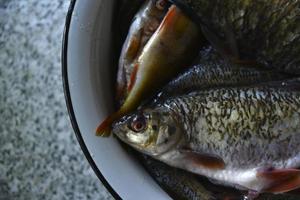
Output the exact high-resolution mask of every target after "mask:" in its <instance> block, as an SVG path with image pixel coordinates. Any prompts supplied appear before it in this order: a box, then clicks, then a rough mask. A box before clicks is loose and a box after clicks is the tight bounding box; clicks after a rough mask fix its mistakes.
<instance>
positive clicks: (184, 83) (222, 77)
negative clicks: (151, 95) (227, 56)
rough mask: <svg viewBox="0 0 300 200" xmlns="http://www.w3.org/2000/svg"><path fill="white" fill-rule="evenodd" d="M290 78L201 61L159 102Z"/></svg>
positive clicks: (221, 62) (173, 83) (218, 60)
mask: <svg viewBox="0 0 300 200" xmlns="http://www.w3.org/2000/svg"><path fill="white" fill-rule="evenodd" d="M289 78H291V76H290V75H287V74H283V73H279V72H278V71H276V70H262V69H259V67H257V68H254V67H253V66H252V67H247V66H246V67H245V66H242V65H237V64H231V63H229V62H227V61H225V60H223V59H221V58H215V59H214V60H204V61H201V62H200V63H199V64H198V65H196V66H194V67H191V68H189V69H188V70H187V71H185V72H184V73H182V74H180V75H179V76H178V77H176V78H175V79H173V80H172V81H171V82H169V83H168V84H167V85H166V86H165V87H164V88H163V89H162V91H161V92H160V93H159V95H158V98H157V100H161V99H166V98H169V97H170V96H176V95H180V94H186V93H188V92H192V91H197V90H198V91H199V90H203V89H207V88H214V87H226V86H234V85H239V86H243V85H244V86H245V85H251V84H257V83H263V82H268V81H274V80H284V79H289Z"/></svg>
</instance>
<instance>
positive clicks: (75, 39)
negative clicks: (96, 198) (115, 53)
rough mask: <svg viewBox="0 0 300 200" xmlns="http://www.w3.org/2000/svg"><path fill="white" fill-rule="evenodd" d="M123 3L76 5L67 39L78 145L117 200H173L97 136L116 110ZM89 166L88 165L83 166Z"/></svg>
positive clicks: (69, 95) (82, 0) (91, 0)
mask: <svg viewBox="0 0 300 200" xmlns="http://www.w3.org/2000/svg"><path fill="white" fill-rule="evenodd" d="M117 3H118V1H117V0H114V1H113V0H88V1H87V0H73V1H72V2H71V5H70V8H69V12H68V16H67V20H66V27H65V34H64V42H63V52H62V57H63V60H62V64H63V82H64V89H65V97H66V102H67V106H68V110H69V115H70V119H71V122H72V125H73V128H74V131H75V133H76V136H77V139H78V142H79V143H80V145H81V148H82V150H83V152H84V154H85V156H86V158H87V160H88V161H89V163H90V165H91V166H92V168H93V169H94V171H95V173H96V175H97V176H98V177H99V179H100V180H101V181H102V182H103V184H104V185H105V186H106V187H107V189H108V190H109V191H110V192H111V194H112V195H113V196H114V197H115V198H116V199H120V198H122V199H130V200H134V199H144V200H147V199H149V200H150V199H156V200H160V199H170V197H169V196H168V195H167V193H165V192H164V191H163V190H162V189H161V188H160V187H159V186H158V185H157V184H156V183H155V182H154V180H153V179H152V178H151V177H150V176H149V174H148V173H147V172H146V171H145V170H144V168H143V167H142V166H141V165H140V164H139V163H138V162H137V160H136V159H135V158H134V157H133V156H132V155H129V154H128V153H126V151H124V149H123V148H122V147H121V146H120V144H119V143H118V141H117V140H116V139H115V138H113V137H110V138H108V139H107V138H100V137H96V136H95V129H96V127H97V126H98V124H99V122H101V121H102V120H103V119H104V118H105V117H106V116H107V115H108V114H109V113H111V111H112V104H113V103H112V102H113V98H112V97H113V92H114V89H113V81H114V80H111V77H113V76H112V72H111V71H112V70H111V69H112V68H113V66H112V51H111V50H112V48H111V47H112V43H111V41H112V39H113V38H112V37H111V36H112V27H113V26H114V25H115V26H116V24H113V23H112V22H113V20H112V19H113V18H112V16H113V10H114V8H115V5H116V4H117ZM82 162H84V161H82Z"/></svg>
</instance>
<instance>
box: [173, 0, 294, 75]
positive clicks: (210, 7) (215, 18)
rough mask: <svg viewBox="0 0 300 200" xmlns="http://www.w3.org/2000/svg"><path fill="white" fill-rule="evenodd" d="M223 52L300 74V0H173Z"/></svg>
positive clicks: (245, 60)
mask: <svg viewBox="0 0 300 200" xmlns="http://www.w3.org/2000/svg"><path fill="white" fill-rule="evenodd" d="M172 1H173V2H175V4H177V5H178V6H179V7H181V8H182V9H183V10H184V11H187V13H189V14H190V15H192V16H193V17H194V19H195V20H196V22H198V23H199V24H200V25H201V27H202V31H203V34H204V35H205V36H206V38H207V39H208V40H209V41H210V42H211V44H212V45H214V47H215V48H216V49H218V50H219V51H220V52H222V55H226V57H227V58H229V59H230V60H232V61H235V62H242V63H243V62H244V63H247V62H252V61H255V62H259V63H261V64H263V65H265V66H268V67H271V68H276V69H278V70H282V71H284V72H288V73H291V74H298V75H299V74H300V56H299V55H300V18H299V13H300V0H226V1H222V0H211V1H207V0H172Z"/></svg>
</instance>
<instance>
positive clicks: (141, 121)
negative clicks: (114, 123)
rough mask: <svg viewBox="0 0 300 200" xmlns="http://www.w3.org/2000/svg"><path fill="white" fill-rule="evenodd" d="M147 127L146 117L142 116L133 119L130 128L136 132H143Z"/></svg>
mask: <svg viewBox="0 0 300 200" xmlns="http://www.w3.org/2000/svg"><path fill="white" fill-rule="evenodd" d="M146 125H147V122H146V118H145V116H144V115H142V114H140V115H137V116H135V117H134V118H133V119H132V121H131V123H130V126H129V128H130V129H131V130H132V131H134V132H141V131H143V130H145V129H146Z"/></svg>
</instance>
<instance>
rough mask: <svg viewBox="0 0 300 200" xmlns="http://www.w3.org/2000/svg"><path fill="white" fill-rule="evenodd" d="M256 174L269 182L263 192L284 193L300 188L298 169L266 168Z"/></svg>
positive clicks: (299, 171)
mask: <svg viewBox="0 0 300 200" xmlns="http://www.w3.org/2000/svg"><path fill="white" fill-rule="evenodd" d="M257 176H258V177H261V178H264V179H266V180H268V181H269V182H270V183H269V184H268V186H267V187H266V188H265V189H263V192H269V193H285V192H288V191H291V190H295V189H297V188H300V170H299V169H281V170H267V171H262V172H258V173H257Z"/></svg>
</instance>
